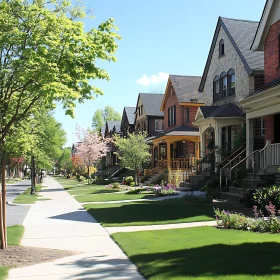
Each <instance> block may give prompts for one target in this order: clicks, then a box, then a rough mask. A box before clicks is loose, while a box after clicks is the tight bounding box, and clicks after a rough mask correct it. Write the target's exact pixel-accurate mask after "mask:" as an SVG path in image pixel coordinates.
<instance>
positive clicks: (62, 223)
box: [8, 177, 144, 280]
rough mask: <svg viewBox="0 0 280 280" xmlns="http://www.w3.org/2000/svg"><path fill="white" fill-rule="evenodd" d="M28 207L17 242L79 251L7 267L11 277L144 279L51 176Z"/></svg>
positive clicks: (97, 224)
mask: <svg viewBox="0 0 280 280" xmlns="http://www.w3.org/2000/svg"><path fill="white" fill-rule="evenodd" d="M44 181H45V185H47V186H48V188H47V189H43V190H42V191H41V192H40V194H41V195H42V196H43V198H48V199H50V200H46V201H38V202H37V203H36V204H35V205H34V206H32V207H31V209H30V211H29V213H28V215H27V217H26V219H25V221H24V223H23V225H24V227H25V232H24V236H23V239H22V242H21V244H22V245H23V246H33V247H42V248H52V249H61V250H72V251H77V252H80V254H78V255H75V256H70V257H66V258H63V259H60V260H56V261H54V262H49V263H43V264H37V265H32V266H28V267H23V268H15V269H11V270H10V272H9V278H8V279H10V280H12V279H13V280H14V279H21V280H24V279H31V280H32V279H34V280H35V279H36V280H40V279H52V280H62V279H74V280H75V279H80V280H81V279H83V280H85V279H116V280H118V279H133V280H138V279H139V280H140V279H141V280H142V279H144V278H143V277H142V276H141V275H140V274H139V273H138V272H137V269H136V267H135V266H134V265H133V264H132V263H131V262H130V261H129V259H128V258H127V257H126V255H125V254H124V253H123V252H122V250H121V249H120V248H119V247H118V246H117V244H116V243H115V242H114V241H113V240H112V239H111V238H110V236H109V234H108V232H107V231H106V230H105V229H104V228H103V227H102V226H101V225H100V224H99V223H97V222H96V220H94V219H93V218H92V217H91V216H90V215H89V214H88V213H87V212H86V211H85V210H84V209H83V208H81V205H80V204H79V203H78V202H77V201H76V200H75V199H74V198H73V197H72V196H71V195H69V194H68V193H67V192H66V191H65V190H64V189H63V188H62V187H61V186H60V184H59V183H57V182H56V181H55V180H54V179H53V178H50V177H48V178H46V179H45V180H44Z"/></svg>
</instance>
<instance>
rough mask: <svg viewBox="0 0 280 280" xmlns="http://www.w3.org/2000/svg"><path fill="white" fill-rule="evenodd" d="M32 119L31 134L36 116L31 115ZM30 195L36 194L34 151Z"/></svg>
mask: <svg viewBox="0 0 280 280" xmlns="http://www.w3.org/2000/svg"><path fill="white" fill-rule="evenodd" d="M30 119H31V123H30V126H31V128H32V131H31V133H33V130H34V127H35V124H34V122H32V120H33V119H34V115H31V116H30ZM32 148H33V147H32ZM30 194H35V161H34V154H33V150H31V190H30Z"/></svg>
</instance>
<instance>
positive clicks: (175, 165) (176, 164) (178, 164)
mask: <svg viewBox="0 0 280 280" xmlns="http://www.w3.org/2000/svg"><path fill="white" fill-rule="evenodd" d="M170 167H171V169H189V167H190V162H189V160H186V159H179V158H178V159H171V161H170Z"/></svg>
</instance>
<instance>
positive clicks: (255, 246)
mask: <svg viewBox="0 0 280 280" xmlns="http://www.w3.org/2000/svg"><path fill="white" fill-rule="evenodd" d="M279 250H280V244H279V243H276V242H265V243H243V244H239V245H225V244H215V245H210V246H204V247H198V248H191V249H183V250H176V251H169V252H159V253H155V254H152V253H151V254H140V255H133V256H131V258H130V259H131V261H132V262H133V263H135V264H136V265H138V269H139V271H140V272H141V273H142V275H143V276H144V277H145V278H147V279H150V278H153V277H156V278H157V279H173V278H175V277H176V278H177V277H178V278H180V277H184V276H185V277H203V276H204V277H206V278H207V279H208V278H210V279H214V278H215V277H218V276H224V277H225V276H228V275H231V277H232V278H231V279H235V278H234V276H235V275H236V276H237V275H245V276H248V278H249V276H253V275H257V276H258V277H260V276H264V277H265V276H268V275H275V276H276V275H278V276H277V279H279V278H278V277H279V273H280V259H279V257H278V256H279ZM155 264H162V265H155ZM258 277H256V278H257V279H260V278H258ZM206 278H205V279H206ZM180 279H181V278H180ZM192 279H193V278H192ZM236 279H237V278H236ZM238 279H239V278H238ZM242 279H243V278H242ZM244 279H246V278H244ZM250 279H251V278H250ZM271 279H272V278H271Z"/></svg>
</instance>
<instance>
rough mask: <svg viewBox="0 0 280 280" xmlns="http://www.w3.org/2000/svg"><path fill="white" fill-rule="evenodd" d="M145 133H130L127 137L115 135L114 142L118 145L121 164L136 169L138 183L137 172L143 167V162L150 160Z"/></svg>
mask: <svg viewBox="0 0 280 280" xmlns="http://www.w3.org/2000/svg"><path fill="white" fill-rule="evenodd" d="M145 137H147V135H146V134H145V133H138V134H135V133H132V134H128V137H127V138H121V137H120V136H118V135H116V136H114V143H115V145H116V146H117V147H118V152H116V154H117V156H118V158H119V159H120V160H121V165H122V166H123V167H125V168H129V169H132V170H134V171H135V183H136V184H137V172H138V171H139V170H140V169H141V167H142V164H143V163H145V162H148V161H149V158H150V153H149V145H148V144H147V142H146V141H145Z"/></svg>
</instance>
